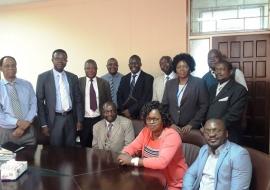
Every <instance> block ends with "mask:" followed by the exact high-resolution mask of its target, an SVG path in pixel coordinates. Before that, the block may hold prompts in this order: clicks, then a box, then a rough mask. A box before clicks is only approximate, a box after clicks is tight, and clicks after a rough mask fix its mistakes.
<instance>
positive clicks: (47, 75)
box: [36, 70, 83, 128]
mask: <svg viewBox="0 0 270 190" xmlns="http://www.w3.org/2000/svg"><path fill="white" fill-rule="evenodd" d="M65 72H66V76H67V80H68V83H69V90H70V98H71V102H72V113H73V117H74V121H75V122H77V121H80V122H82V121H83V117H82V102H81V95H80V91H79V85H78V84H79V83H78V82H79V81H78V77H77V75H74V74H72V73H70V72H67V71H65ZM36 95H37V105H38V118H39V120H40V124H41V126H44V125H48V127H50V128H51V127H53V123H54V118H55V106H56V87H55V82H54V76H53V70H49V71H46V72H44V73H42V74H40V75H39V76H38V80H37V88H36Z"/></svg>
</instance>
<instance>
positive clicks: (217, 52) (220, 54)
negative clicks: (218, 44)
mask: <svg viewBox="0 0 270 190" xmlns="http://www.w3.org/2000/svg"><path fill="white" fill-rule="evenodd" d="M210 53H214V54H215V55H216V56H217V57H218V58H219V59H222V58H223V57H224V55H222V53H221V52H220V51H219V50H218V49H211V50H210V51H209V52H208V55H209V54H210Z"/></svg>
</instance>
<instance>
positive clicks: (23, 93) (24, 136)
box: [0, 56, 37, 145]
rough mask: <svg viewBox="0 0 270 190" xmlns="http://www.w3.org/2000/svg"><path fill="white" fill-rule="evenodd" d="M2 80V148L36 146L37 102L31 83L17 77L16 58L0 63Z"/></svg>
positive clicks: (0, 135)
mask: <svg viewBox="0 0 270 190" xmlns="http://www.w3.org/2000/svg"><path fill="white" fill-rule="evenodd" d="M0 70H2V72H3V76H4V77H3V79H1V81H0V145H2V144H4V143H6V142H13V143H16V144H18V145H34V144H35V143H36V139H35V136H34V129H33V125H32V121H33V119H34V117H35V116H36V113H37V99H36V96H35V92H34V89H33V87H32V85H31V83H30V82H28V81H26V80H23V79H20V78H17V77H16V73H17V62H16V60H15V58H14V57H11V56H4V57H3V58H2V59H1V60H0Z"/></svg>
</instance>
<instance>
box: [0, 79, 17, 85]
mask: <svg viewBox="0 0 270 190" xmlns="http://www.w3.org/2000/svg"><path fill="white" fill-rule="evenodd" d="M1 81H2V84H3V85H6V84H8V83H10V82H9V81H7V80H6V79H5V77H4V78H3V79H2V80H1ZM11 83H18V78H15V79H14V81H12V82H11Z"/></svg>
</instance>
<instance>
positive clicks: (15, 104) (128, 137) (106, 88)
mask: <svg viewBox="0 0 270 190" xmlns="http://www.w3.org/2000/svg"><path fill="white" fill-rule="evenodd" d="M67 59H68V56H67V53H66V52H65V51H64V50H63V49H57V50H55V51H54V52H53V53H52V63H53V68H52V69H50V70H48V71H46V72H44V73H41V74H40V75H39V76H38V79H37V86H36V94H35V92H34V90H33V87H32V85H31V83H29V82H28V81H25V80H23V79H19V78H17V77H16V72H17V63H16V60H15V58H14V57H11V56H4V57H3V58H2V59H1V60H0V68H1V71H2V72H3V76H4V78H3V79H1V81H0V144H3V143H5V142H9V141H10V142H14V143H17V144H21V145H33V144H35V143H36V140H35V134H34V129H33V124H32V123H33V120H34V118H35V117H36V116H37V117H38V120H39V123H40V126H41V131H42V133H43V134H44V135H45V136H48V137H49V139H50V144H51V145H52V146H75V139H76V134H77V132H79V136H80V143H81V145H82V147H93V148H99V149H106V150H112V151H115V152H122V153H121V154H120V155H119V157H118V161H119V164H121V165H134V166H144V167H148V168H153V169H162V170H163V171H164V174H165V176H166V179H167V183H168V184H167V185H168V188H169V189H179V188H183V189H199V188H200V189H246V188H248V186H249V183H250V178H251V163H250V158H249V155H248V153H247V151H246V150H245V149H243V148H241V147H240V146H239V145H237V144H234V143H233V142H236V143H239V142H240V137H241V135H240V126H241V117H242V115H243V113H244V111H245V106H246V104H247V86H246V83H245V79H244V76H243V73H242V72H241V71H240V70H239V69H234V68H233V67H232V65H231V63H229V62H228V61H227V60H226V59H225V58H224V56H222V54H221V53H220V52H219V51H218V50H211V51H210V52H209V54H208V65H209V68H210V71H209V73H207V74H206V75H205V76H204V77H203V78H202V79H200V78H198V77H195V76H192V74H191V73H192V72H193V71H194V70H195V61H194V59H193V58H192V56H191V55H189V54H186V53H181V54H178V55H176V56H175V57H174V58H173V60H172V59H171V58H170V57H169V56H163V57H161V59H160V62H159V64H160V68H161V70H162V71H163V72H164V74H163V75H161V76H158V77H156V78H154V77H153V76H151V75H150V74H148V73H146V72H144V71H143V70H141V66H142V62H141V58H140V57H139V56H138V55H132V56H131V57H130V58H129V64H128V65H129V68H130V73H128V74H127V75H122V74H121V73H119V72H118V61H117V60H116V59H115V58H110V59H109V60H108V62H107V70H108V73H107V74H105V75H104V76H102V77H97V76H96V74H97V69H98V67H97V64H96V62H95V60H93V59H88V60H86V61H85V63H84V70H85V76H84V77H81V78H78V77H77V76H76V75H75V74H73V73H70V72H68V71H66V70H64V68H65V66H66V64H67V61H68V60H67ZM131 119H142V120H143V121H144V124H145V126H146V127H145V128H144V129H143V130H142V131H141V132H140V133H139V135H138V136H137V137H136V138H135V135H134V129H133V126H132V122H131ZM203 126H204V127H203ZM200 128H201V129H202V131H203V134H204V136H205V138H206V140H207V143H208V145H205V146H204V147H202V149H201V151H200V153H199V156H198V158H197V160H196V161H195V162H194V163H193V165H192V166H191V167H190V168H189V169H187V168H188V167H187V164H186V163H185V158H184V155H183V151H182V144H181V136H183V135H186V134H188V133H189V132H190V130H191V129H200ZM134 138H135V139H134ZM227 138H228V139H229V140H227ZM231 141H232V142H231ZM138 153H139V154H140V155H141V157H140V158H139V157H136V155H138ZM240 160H241V161H242V162H241V161H240ZM239 161H240V162H239ZM213 163H214V164H213ZM219 170H220V171H219ZM184 176H185V177H184ZM183 177H184V180H183ZM219 187H220V188H219ZM234 187H235V188H234ZM238 187H239V188H238Z"/></svg>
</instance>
